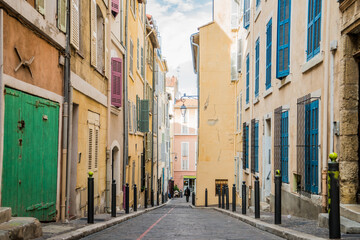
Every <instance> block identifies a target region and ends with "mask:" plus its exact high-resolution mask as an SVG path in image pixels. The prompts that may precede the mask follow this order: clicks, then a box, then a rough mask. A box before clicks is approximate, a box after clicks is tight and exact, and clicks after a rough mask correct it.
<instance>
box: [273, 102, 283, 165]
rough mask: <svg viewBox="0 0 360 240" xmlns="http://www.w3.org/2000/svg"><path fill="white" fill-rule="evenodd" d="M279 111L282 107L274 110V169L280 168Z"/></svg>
mask: <svg viewBox="0 0 360 240" xmlns="http://www.w3.org/2000/svg"><path fill="white" fill-rule="evenodd" d="M281 112H282V107H279V108H276V109H275V111H274V115H275V116H274V171H276V170H278V169H279V170H280V169H281Z"/></svg>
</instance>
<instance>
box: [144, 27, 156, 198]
mask: <svg viewBox="0 0 360 240" xmlns="http://www.w3.org/2000/svg"><path fill="white" fill-rule="evenodd" d="M151 31H152V30H151ZM145 52H146V51H145ZM151 52H152V55H153V56H152V59H154V51H151ZM154 80H155V69H154V61H153V74H152V88H153V91H152V93H151V94H152V97H151V99H152V102H151V105H152V108H151V114H152V121H151V131H152V134H151V191H153V192H152V193H153V194H154V130H155V121H154V119H155V113H154V108H155V104H154V99H155V98H154V95H155V94H154V93H155V81H154ZM156 146H157V144H156Z"/></svg>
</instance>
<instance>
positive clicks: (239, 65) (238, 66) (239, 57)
mask: <svg viewBox="0 0 360 240" xmlns="http://www.w3.org/2000/svg"><path fill="white" fill-rule="evenodd" d="M241 43H242V41H241V38H239V39H238V41H237V71H238V72H239V73H240V72H241V63H242V62H241V60H242V44H241Z"/></svg>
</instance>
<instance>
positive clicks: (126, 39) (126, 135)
mask: <svg viewBox="0 0 360 240" xmlns="http://www.w3.org/2000/svg"><path fill="white" fill-rule="evenodd" d="M128 15H129V0H126V15H125V56H124V76H123V79H124V88H123V89H124V101H123V109H124V111H123V117H124V144H123V145H124V147H123V149H124V150H123V158H124V159H123V186H125V182H126V162H127V160H128V158H129V157H128V155H129V154H128V144H129V143H128V137H129V136H128V134H129V133H128V131H129V129H128V118H127V116H128V115H127V112H128V109H127V108H128V106H127V99H128V96H127V95H128V92H127V80H128V77H127V75H128V74H127V70H128V69H127V55H128V49H127V47H128ZM124 194H125V193H123V195H124Z"/></svg>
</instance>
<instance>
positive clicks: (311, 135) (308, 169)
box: [305, 100, 319, 194]
mask: <svg viewBox="0 0 360 240" xmlns="http://www.w3.org/2000/svg"><path fill="white" fill-rule="evenodd" d="M318 139H319V100H316V101H313V102H310V103H308V104H306V105H305V190H306V191H308V192H311V193H315V194H317V193H318V190H319V188H318V185H319V184H318V171H319V170H318V165H319V153H318V149H319V140H318Z"/></svg>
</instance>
